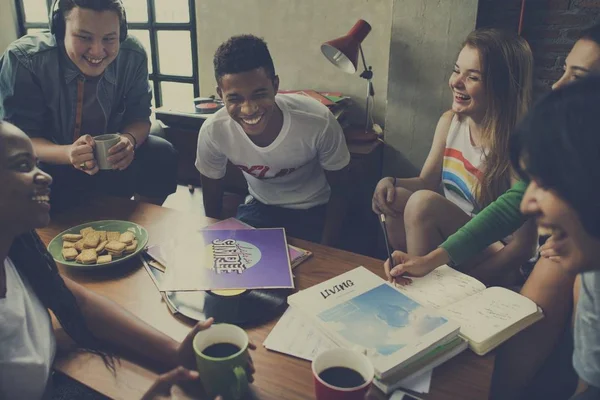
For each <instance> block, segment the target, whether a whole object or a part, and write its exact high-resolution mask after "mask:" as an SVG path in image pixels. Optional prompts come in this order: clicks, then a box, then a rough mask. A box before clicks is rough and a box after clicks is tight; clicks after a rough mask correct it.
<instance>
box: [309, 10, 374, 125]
mask: <svg viewBox="0 0 600 400" xmlns="http://www.w3.org/2000/svg"><path fill="white" fill-rule="evenodd" d="M369 32H371V25H369V23H368V22H367V21H365V20H363V19H360V20H358V22H357V23H356V24H354V26H353V27H352V29H350V32H348V34H347V35H345V36H342V37H339V38H337V39H333V40H330V41H328V42H325V43H323V44H322V45H321V52H322V53H323V55H324V56H325V57H326V58H327V59H328V60H329V61H331V63H332V64H333V65H335V66H336V67H338V68H340V69H342V70H344V71H345V72H347V73H349V74H353V73H355V72H356V68H357V66H358V54H359V53H360V57H361V59H362V65H363V68H364V71H363V72H362V73H361V74H360V77H361V78H363V79H366V81H367V104H366V110H365V133H370V132H371V128H372V126H373V117H372V110H373V96H375V90H374V89H373V69H372V67H371V66H370V65H369V66H368V67H367V63H366V61H365V55H364V52H363V50H362V45H361V43H362V41H363V40H365V38H366V37H367V35H368V34H369Z"/></svg>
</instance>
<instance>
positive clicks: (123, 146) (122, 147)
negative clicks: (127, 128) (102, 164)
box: [106, 134, 135, 171]
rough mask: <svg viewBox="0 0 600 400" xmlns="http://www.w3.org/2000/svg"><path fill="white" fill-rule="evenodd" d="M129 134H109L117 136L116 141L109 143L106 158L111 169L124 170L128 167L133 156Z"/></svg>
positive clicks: (133, 150)
mask: <svg viewBox="0 0 600 400" xmlns="http://www.w3.org/2000/svg"><path fill="white" fill-rule="evenodd" d="M130 135H131V134H117V135H111V136H116V137H118V139H119V140H118V141H116V140H115V142H113V143H111V144H112V146H111V147H110V149H108V154H107V155H108V157H107V158H106V160H107V161H108V163H109V164H110V165H111V168H112V169H118V170H121V171H122V170H124V169H127V167H129V165H130V164H131V162H132V161H133V158H134V156H135V146H134V143H133V139H132V138H131V137H130Z"/></svg>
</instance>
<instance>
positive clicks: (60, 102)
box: [0, 33, 152, 145]
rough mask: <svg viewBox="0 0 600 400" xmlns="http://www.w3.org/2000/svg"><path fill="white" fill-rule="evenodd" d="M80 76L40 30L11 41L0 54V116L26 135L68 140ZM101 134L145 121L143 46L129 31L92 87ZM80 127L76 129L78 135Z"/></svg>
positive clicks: (146, 96)
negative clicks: (102, 121) (100, 118)
mask: <svg viewBox="0 0 600 400" xmlns="http://www.w3.org/2000/svg"><path fill="white" fill-rule="evenodd" d="M78 79H85V77H84V75H83V74H82V73H81V71H80V70H79V69H78V68H77V67H76V66H75V64H74V63H73V62H72V61H71V59H70V58H69V57H68V55H67V53H66V51H65V48H64V45H63V44H62V43H60V44H59V43H57V42H56V40H55V37H54V35H52V34H50V33H40V34H35V35H27V36H24V37H22V38H20V39H18V40H16V41H15V42H13V43H12V44H11V45H10V46H9V47H8V49H7V50H6V52H5V53H4V55H3V56H2V58H0V115H2V113H4V119H5V120H7V121H9V122H11V123H13V124H15V125H16V126H18V127H19V128H21V129H22V130H23V131H24V132H25V133H27V134H28V135H29V136H30V137H32V138H45V139H48V140H49V141H51V142H53V143H56V144H62V145H64V144H71V143H73V137H74V129H75V117H76V115H75V114H76V110H77V80H78ZM97 96H98V102H99V104H100V106H101V107H102V112H103V113H104V116H105V121H107V123H106V126H105V127H104V128H105V129H104V132H106V133H116V132H119V131H121V129H123V128H124V127H125V126H127V125H129V124H131V123H132V122H138V121H146V122H148V123H149V122H150V120H149V117H150V105H151V99H152V94H151V89H150V85H149V83H148V63H147V56H146V52H145V50H144V48H143V47H142V45H141V44H140V42H139V41H137V40H136V39H135V38H133V37H131V36H129V37H128V38H127V39H126V40H125V41H124V42H123V43H121V47H120V50H119V54H118V55H117V57H116V58H115V60H113V62H112V63H111V64H110V65H109V66H108V67H107V68H106V70H105V71H104V74H103V75H102V77H101V78H100V81H99V82H98V86H97ZM84 133H85V132H82V134H84Z"/></svg>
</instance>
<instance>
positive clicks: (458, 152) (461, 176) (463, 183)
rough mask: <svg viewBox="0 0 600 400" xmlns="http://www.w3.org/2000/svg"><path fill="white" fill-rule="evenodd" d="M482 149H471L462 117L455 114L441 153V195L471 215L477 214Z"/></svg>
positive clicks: (469, 136)
mask: <svg viewBox="0 0 600 400" xmlns="http://www.w3.org/2000/svg"><path fill="white" fill-rule="evenodd" d="M483 160H484V153H483V148H481V147H476V146H473V144H472V143H471V131H470V129H469V125H468V123H467V122H466V119H465V118H462V119H461V118H459V117H458V115H454V118H453V119H452V123H451V124H450V129H449V131H448V137H447V138H446V149H445V150H444V164H443V167H442V185H443V186H444V196H445V197H446V198H447V199H448V200H450V201H451V202H453V203H454V204H456V205H457V206H459V207H460V208H461V210H463V211H464V212H465V213H467V214H468V215H470V216H473V215H475V214H477V212H478V211H479V207H478V205H477V201H476V200H475V187H476V185H477V182H478V181H479V180H480V179H481V176H482V168H483Z"/></svg>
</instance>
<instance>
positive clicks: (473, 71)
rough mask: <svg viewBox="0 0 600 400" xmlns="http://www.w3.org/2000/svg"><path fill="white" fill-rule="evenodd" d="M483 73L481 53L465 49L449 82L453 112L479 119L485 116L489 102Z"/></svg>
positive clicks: (473, 49) (471, 48)
mask: <svg viewBox="0 0 600 400" xmlns="http://www.w3.org/2000/svg"><path fill="white" fill-rule="evenodd" d="M482 71H483V65H482V63H481V58H480V56H479V51H478V50H477V49H475V48H473V47H470V46H465V47H463V49H462V50H461V51H460V54H459V55H458V59H457V60H456V64H455V65H454V69H453V70H452V75H451V76H450V80H449V82H448V83H449V85H450V89H452V95H453V97H452V111H454V112H455V113H457V114H462V115H467V116H470V117H472V118H478V119H479V118H482V117H483V115H485V112H486V108H487V100H486V93H485V85H484V82H483V79H484V77H483V73H482Z"/></svg>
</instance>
